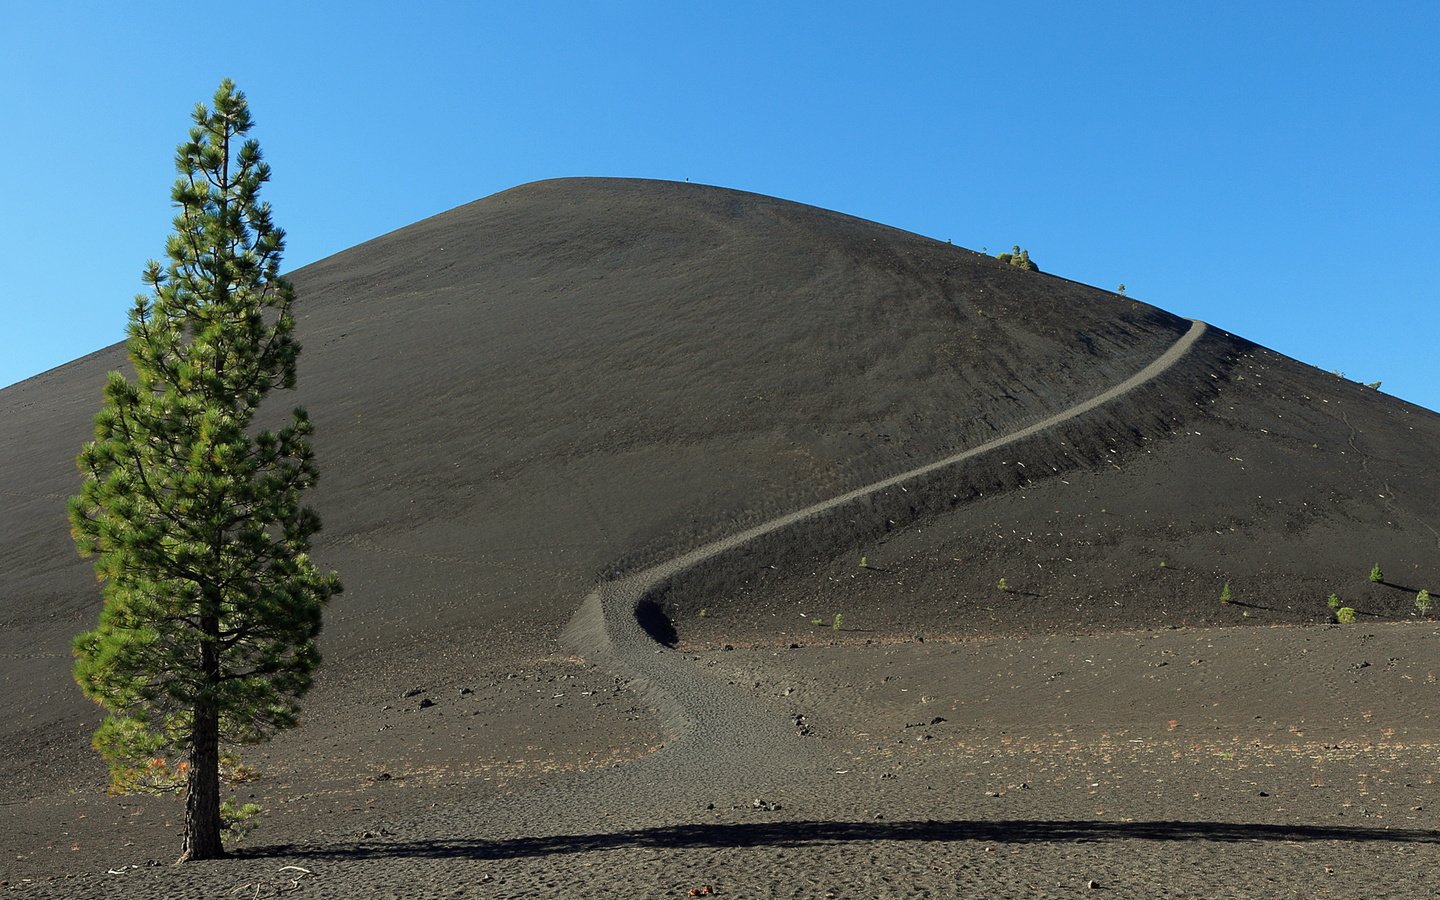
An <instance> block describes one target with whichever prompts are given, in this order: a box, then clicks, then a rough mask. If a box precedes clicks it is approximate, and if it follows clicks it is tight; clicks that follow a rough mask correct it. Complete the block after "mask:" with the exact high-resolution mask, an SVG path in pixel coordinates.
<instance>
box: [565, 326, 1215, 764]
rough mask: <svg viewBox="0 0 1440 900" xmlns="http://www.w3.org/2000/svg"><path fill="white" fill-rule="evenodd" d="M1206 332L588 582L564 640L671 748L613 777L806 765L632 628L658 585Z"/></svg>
mask: <svg viewBox="0 0 1440 900" xmlns="http://www.w3.org/2000/svg"><path fill="white" fill-rule="evenodd" d="M1205 331H1206V326H1205V323H1203V322H1200V321H1192V323H1191V326H1190V329H1189V331H1187V332H1186V333H1185V334H1184V335H1183V336H1182V337H1181V338H1180V339H1179V340H1178V341H1176V342H1175V343H1174V344H1173V345H1172V346H1171V347H1170V348H1169V349H1168V350H1166V351H1165V352H1164V353H1163V354H1161V355H1160V356H1159V357H1158V358H1156V359H1155V360H1154V361H1153V362H1151V363H1150V364H1149V365H1148V366H1146V367H1145V368H1144V369H1141V370H1140V371H1139V372H1137V373H1135V374H1134V375H1132V376H1131V377H1130V378H1127V379H1126V380H1125V381H1122V382H1120V383H1119V384H1117V385H1115V386H1113V387H1111V388H1109V389H1108V390H1106V391H1104V392H1102V393H1100V394H1097V395H1095V396H1094V397H1091V398H1090V399H1088V400H1085V401H1083V402H1081V403H1078V404H1076V405H1074V406H1071V407H1068V408H1067V409H1064V410H1062V411H1060V412H1058V413H1056V414H1054V415H1052V416H1049V417H1048V418H1045V419H1042V420H1040V421H1038V422H1034V423H1033V424H1031V425H1028V426H1026V427H1024V428H1021V429H1019V430H1016V431H1013V432H1010V433H1009V434H1006V435H1003V436H1001V437H998V438H996V439H994V440H992V441H989V442H987V443H984V444H981V445H980V446H978V447H972V448H970V449H968V450H963V451H960V452H958V453H954V454H951V455H950V456H947V457H945V458H943V459H940V460H937V461H935V462H932V463H929V464H927V465H924V466H920V467H919V468H915V469H911V470H909V471H906V472H902V473H900V474H898V475H895V476H892V477H890V478H886V479H884V480H882V481H877V482H874V483H873V484H868V485H865V486H864V487H860V488H856V489H855V490H853V491H848V492H846V493H844V494H840V495H839V496H837V497H832V498H830V499H829V500H825V501H822V502H820V503H816V504H813V505H811V506H807V507H805V508H804V509H800V510H796V511H795V512H793V513H789V514H788V515H784V516H780V517H778V518H775V519H771V520H770V521H768V522H765V523H762V524H760V525H756V526H754V527H753V528H747V529H745V530H744V531H741V532H739V533H737V534H734V535H731V536H730V537H727V538H723V539H721V540H717V541H712V542H711V543H708V544H705V545H703V546H700V547H697V548H696V549H694V550H691V551H690V552H688V553H685V554H682V555H681V556H677V557H675V558H673V559H670V560H667V561H666V562H663V563H660V564H659V565H656V566H652V567H651V568H648V569H645V570H643V571H641V572H637V573H636V574H634V575H630V576H628V577H626V578H622V579H620V580H618V581H614V582H609V583H605V584H601V585H600V586H599V587H597V588H596V589H595V590H594V591H592V592H591V593H590V594H589V595H588V596H586V597H585V600H584V602H583V603H582V604H581V606H580V609H579V610H578V611H577V612H576V613H575V616H574V618H573V619H572V620H571V622H570V625H569V627H568V628H567V629H566V639H567V641H568V642H569V643H570V644H571V645H572V646H573V647H575V648H576V649H577V650H578V651H580V652H581V653H582V654H583V655H584V656H585V657H586V658H587V659H589V660H590V661H592V662H595V663H597V664H600V665H602V666H605V667H608V668H611V669H613V670H615V671H617V672H618V673H620V674H623V675H626V676H628V677H630V678H632V679H634V681H635V682H636V684H637V686H638V687H639V688H640V689H641V691H642V693H643V694H645V695H646V698H647V700H649V701H650V702H651V703H652V704H654V706H655V707H656V709H657V710H658V711H659V713H660V717H661V724H662V726H663V727H664V729H665V731H666V733H667V734H668V735H669V736H670V738H671V742H670V744H669V745H668V746H666V747H665V748H664V749H663V750H662V751H661V752H659V753H656V754H653V755H651V756H649V757H646V758H645V759H644V760H642V761H640V762H639V763H636V764H634V765H628V766H625V767H624V768H623V769H622V770H620V771H623V772H624V773H625V774H624V776H622V777H621V778H620V780H623V781H626V782H633V786H634V788H635V789H637V790H644V789H646V787H647V786H648V788H649V789H655V788H656V787H658V785H660V784H670V785H676V784H679V785H686V784H688V785H690V786H692V787H696V786H698V785H697V783H698V784H701V785H703V784H705V783H706V782H713V783H716V784H723V783H731V782H733V780H734V779H736V778H743V779H744V781H745V783H747V784H756V785H757V786H758V785H761V784H764V783H767V782H770V781H772V780H774V779H777V778H778V779H782V780H783V776H784V772H783V771H782V769H789V770H792V771H793V769H794V768H795V767H797V766H798V767H803V766H805V765H807V764H809V762H810V761H808V760H807V756H808V754H807V753H805V752H803V751H802V752H801V753H798V754H797V753H795V752H794V750H793V749H792V748H787V751H786V752H785V753H766V752H757V750H759V749H760V748H765V747H767V746H769V745H771V744H773V743H774V742H775V741H776V740H777V739H792V738H790V734H789V733H788V731H787V729H785V728H783V727H781V726H782V725H783V724H784V720H783V719H782V717H781V714H780V712H779V711H778V710H775V709H770V708H763V707H762V705H761V704H760V703H758V702H757V701H755V700H753V699H751V698H750V697H748V696H747V695H745V694H744V693H743V692H741V691H737V690H735V689H734V688H732V687H730V686H728V685H726V684H723V683H721V682H719V681H717V680H716V679H714V678H712V677H710V676H707V675H706V674H705V673H704V672H702V671H700V670H699V669H698V668H697V667H695V666H691V665H687V664H686V663H685V661H684V659H683V658H682V657H683V654H682V653H680V652H679V651H676V650H674V649H671V648H668V647H664V646H662V645H661V644H659V643H657V642H656V641H655V640H654V639H653V638H652V637H651V636H650V635H649V634H647V633H646V631H645V630H644V629H643V628H642V627H641V625H640V622H639V620H638V618H637V615H636V614H637V611H638V610H639V609H640V608H641V606H642V604H644V603H645V602H646V601H647V600H648V599H649V598H651V596H652V595H653V594H654V593H656V592H657V590H658V589H663V587H664V586H665V583H666V582H667V581H668V580H669V579H672V578H674V577H675V576H677V575H679V574H681V573H683V572H685V571H686V570H688V569H690V568H691V567H693V566H696V565H698V564H700V563H702V562H705V561H707V560H710V559H712V558H713V557H715V556H717V555H719V554H722V553H725V552H727V551H730V550H734V549H736V548H737V547H741V546H743V545H745V544H746V543H748V542H750V541H753V540H755V539H757V538H759V537H762V536H764V535H767V534H770V533H772V532H775V531H778V530H780V529H783V528H787V527H789V526H791V525H794V524H796V523H798V522H801V521H804V520H806V519H809V518H811V517H813V516H817V515H820V514H821V513H825V512H827V511H830V510H832V509H834V508H836V507H839V506H843V505H845V504H847V503H852V502H855V501H857V500H861V499H864V498H867V497H870V496H872V495H875V494H878V493H880V492H881V491H885V490H888V489H890V488H894V487H898V486H901V485H904V484H906V483H907V482H911V481H914V480H917V479H920V478H922V477H923V476H925V475H927V474H929V473H931V472H934V471H935V470H937V469H943V468H946V467H948V466H955V465H959V464H961V463H964V462H966V461H967V460H971V459H974V458H975V457H977V456H980V455H981V454H984V453H987V452H989V451H991V450H994V449H996V448H998V447H1002V446H1005V445H1006V444H1010V443H1013V442H1015V441H1019V440H1022V439H1024V438H1026V437H1029V436H1031V435H1034V434H1036V433H1038V432H1041V431H1044V430H1046V429H1047V428H1052V427H1054V426H1056V425H1058V424H1060V423H1062V422H1066V421H1068V420H1070V419H1074V418H1076V417H1078V416H1081V415H1084V414H1085V413H1087V412H1089V411H1091V410H1093V409H1095V408H1096V407H1099V406H1102V405H1103V404H1105V403H1108V402H1110V401H1112V400H1114V399H1116V398H1117V397H1121V396H1123V395H1124V394H1127V393H1129V392H1130V391H1133V390H1134V389H1136V388H1137V387H1139V386H1140V385H1143V384H1145V383H1146V382H1148V381H1150V380H1152V379H1154V378H1155V377H1157V376H1158V375H1160V374H1161V373H1162V372H1164V371H1166V370H1167V369H1169V368H1170V367H1171V366H1173V365H1174V364H1175V363H1176V362H1177V361H1178V360H1180V358H1181V357H1183V356H1184V355H1185V354H1186V353H1187V352H1188V351H1189V350H1190V348H1191V347H1192V346H1194V344H1195V342H1196V341H1198V340H1199V339H1200V337H1201V336H1202V335H1203V334H1204V333H1205ZM793 739H794V740H803V739H800V738H793ZM817 762H818V760H817ZM620 771H612V772H611V773H608V775H607V777H608V778H609V779H616V778H617V776H619V775H620ZM677 776H678V777H677ZM615 786H616V787H619V785H615Z"/></svg>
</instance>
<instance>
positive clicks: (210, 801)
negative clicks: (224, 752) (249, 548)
mask: <svg viewBox="0 0 1440 900" xmlns="http://www.w3.org/2000/svg"><path fill="white" fill-rule="evenodd" d="M214 608H215V605H211V609H214ZM200 635H201V637H200V671H201V673H202V674H203V682H204V685H205V687H204V688H203V689H202V690H201V693H200V699H199V700H198V701H196V703H195V720H194V722H193V724H192V731H191V735H190V771H189V772H188V773H187V774H186V776H185V842H184V844H183V845H181V848H180V858H179V859H178V860H176V863H177V864H178V863H183V862H189V861H190V860H195V859H220V858H222V857H223V856H224V855H225V848H224V846H222V845H221V843H220V709H219V707H217V706H216V704H215V698H214V694H212V693H211V691H213V690H214V688H215V687H216V686H217V685H218V684H219V683H220V655H219V649H218V641H219V637H220V620H219V617H218V616H215V615H202V616H201V617H200Z"/></svg>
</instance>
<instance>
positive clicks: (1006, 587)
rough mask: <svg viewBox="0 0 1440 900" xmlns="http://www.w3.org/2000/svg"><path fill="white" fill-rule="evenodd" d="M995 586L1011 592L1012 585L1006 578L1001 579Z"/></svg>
mask: <svg viewBox="0 0 1440 900" xmlns="http://www.w3.org/2000/svg"><path fill="white" fill-rule="evenodd" d="M995 586H996V587H998V588H999V589H1000V590H1002V591H1008V590H1010V584H1009V582H1007V581H1006V580H1005V579H1004V578H1001V579H1000V580H999V581H997V582H996V583H995Z"/></svg>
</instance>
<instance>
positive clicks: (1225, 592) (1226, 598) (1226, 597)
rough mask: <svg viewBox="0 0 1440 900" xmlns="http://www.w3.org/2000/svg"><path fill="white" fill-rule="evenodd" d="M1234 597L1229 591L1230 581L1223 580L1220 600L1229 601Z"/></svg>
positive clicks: (1222, 601)
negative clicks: (1223, 584)
mask: <svg viewBox="0 0 1440 900" xmlns="http://www.w3.org/2000/svg"><path fill="white" fill-rule="evenodd" d="M1234 599H1235V595H1234V594H1232V593H1230V582H1228V581H1227V582H1225V586H1224V587H1222V588H1221V589H1220V602H1221V603H1229V602H1230V601H1231V600H1234Z"/></svg>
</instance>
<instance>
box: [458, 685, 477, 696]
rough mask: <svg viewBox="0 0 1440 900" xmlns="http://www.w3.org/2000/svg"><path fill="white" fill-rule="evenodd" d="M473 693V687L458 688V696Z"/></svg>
mask: <svg viewBox="0 0 1440 900" xmlns="http://www.w3.org/2000/svg"><path fill="white" fill-rule="evenodd" d="M473 693H475V691H474V689H473V688H468V687H462V688H461V689H460V696H462V697H464V696H466V695H468V694H473Z"/></svg>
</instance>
